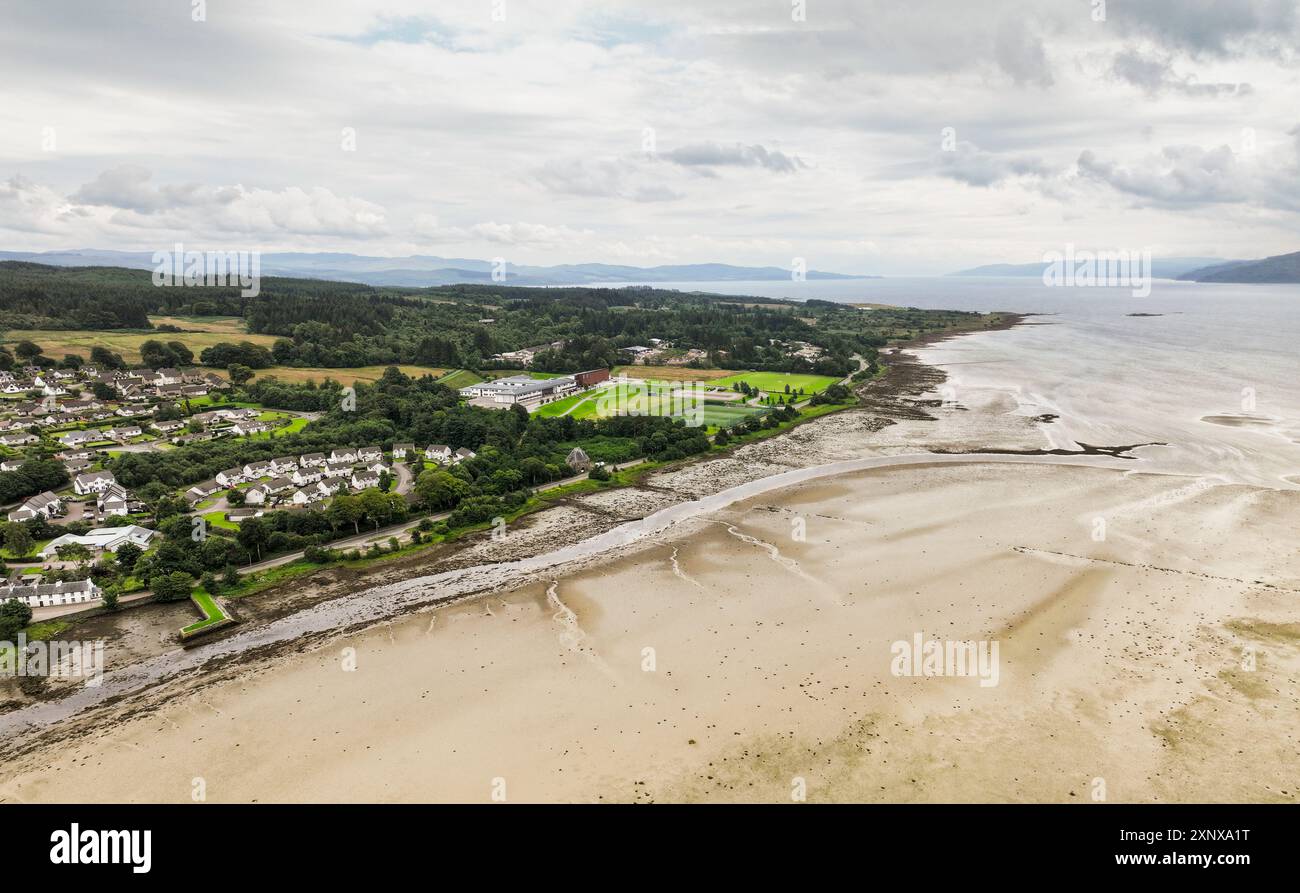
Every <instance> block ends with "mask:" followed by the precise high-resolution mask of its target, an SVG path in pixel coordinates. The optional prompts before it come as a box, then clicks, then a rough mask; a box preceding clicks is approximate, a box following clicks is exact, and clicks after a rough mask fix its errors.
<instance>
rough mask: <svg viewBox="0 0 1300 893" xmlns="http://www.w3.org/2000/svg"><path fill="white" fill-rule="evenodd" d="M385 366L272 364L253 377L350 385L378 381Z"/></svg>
mask: <svg viewBox="0 0 1300 893" xmlns="http://www.w3.org/2000/svg"><path fill="white" fill-rule="evenodd" d="M387 368H388V367H387V366H358V367H357V368H355V369H324V368H318V367H314V366H272V367H271V368H269V369H258V370H257V371H256V374H255V375H254V379H255V380H256V379H258V378H269V377H270V376H272V375H274V376H275V377H276V378H278V379H280V381H283V382H286V383H287V382H304V381H318V382H319V381H324V380H325V379H327V378H329V379H332V380H334V381H337V382H338V383H339V384H341V385H351V384H354V383H356V382H358V381H362V382H365V383H367V384H370V383H371V382H375V381H378V380H379V379H380V378H382V377H383V375H384V370H385V369H387ZM397 368H398V369H401V370H402V371H403V372H404V373H406V374H407V375H409V376H411V377H412V378H419V377H420V376H422V375H432V376H433V377H434V378H437V377H438V376H440V375H443V374H444V373H446V371H447V370H446V369H435V368H434V367H432V366H398V367H397Z"/></svg>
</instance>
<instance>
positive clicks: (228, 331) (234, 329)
mask: <svg viewBox="0 0 1300 893" xmlns="http://www.w3.org/2000/svg"><path fill="white" fill-rule="evenodd" d="M149 322H151V323H153V324H154V325H156V326H163V325H170V326H176V328H178V329H185V330H186V331H187V332H220V333H221V334H223V335H244V334H245V333H246V332H247V329H246V328H245V327H244V320H243V318H242V317H238V316H151V317H149ZM163 334H164V335H166V334H168V333H166V332H164V333H163ZM171 334H173V335H174V334H175V332H172V333H171Z"/></svg>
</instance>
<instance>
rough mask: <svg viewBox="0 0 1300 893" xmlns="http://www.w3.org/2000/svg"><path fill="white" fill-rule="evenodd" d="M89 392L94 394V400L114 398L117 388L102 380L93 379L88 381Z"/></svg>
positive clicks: (115, 397)
mask: <svg viewBox="0 0 1300 893" xmlns="http://www.w3.org/2000/svg"><path fill="white" fill-rule="evenodd" d="M90 392H91V393H92V394H94V395H95V399H96V400H104V401H107V400H116V399H117V389H116V388H114V387H113V386H112V385H110V384H105V383H104V382H102V381H93V382H91V383H90Z"/></svg>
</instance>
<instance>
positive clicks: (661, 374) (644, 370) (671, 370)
mask: <svg viewBox="0 0 1300 893" xmlns="http://www.w3.org/2000/svg"><path fill="white" fill-rule="evenodd" d="M610 374H611V375H613V376H614V377H615V378H618V377H619V376H620V375H626V376H627V377H628V378H651V379H655V380H658V381H712V380H713V379H715V378H726V377H727V376H729V375H743V374H746V373H741V372H736V371H735V370H733V369H691V368H689V367H687V366H615V367H614V369H613V370H612V372H611V373H610Z"/></svg>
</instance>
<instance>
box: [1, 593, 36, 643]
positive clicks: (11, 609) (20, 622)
mask: <svg viewBox="0 0 1300 893" xmlns="http://www.w3.org/2000/svg"><path fill="white" fill-rule="evenodd" d="M31 622H32V609H31V608H29V607H28V606H27V605H26V604H25V603H24V602H20V601H18V599H10V600H9V601H7V602H5V603H4V604H0V641H3V642H12V641H14V640H15V639H17V638H18V633H20V632H22V630H23V628H24V627H25V626H27V624H29V623H31Z"/></svg>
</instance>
